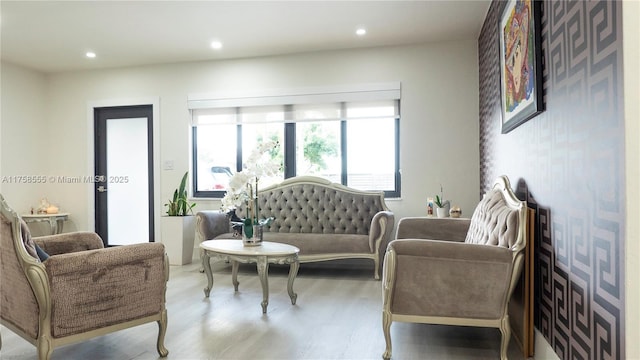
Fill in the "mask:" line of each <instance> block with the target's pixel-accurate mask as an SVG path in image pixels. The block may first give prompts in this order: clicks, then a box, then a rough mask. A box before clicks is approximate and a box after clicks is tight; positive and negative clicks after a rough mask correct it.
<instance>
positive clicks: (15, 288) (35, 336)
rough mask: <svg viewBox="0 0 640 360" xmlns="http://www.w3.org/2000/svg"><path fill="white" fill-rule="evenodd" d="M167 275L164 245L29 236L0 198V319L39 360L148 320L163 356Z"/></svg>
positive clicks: (78, 235)
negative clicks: (154, 326)
mask: <svg viewBox="0 0 640 360" xmlns="http://www.w3.org/2000/svg"><path fill="white" fill-rule="evenodd" d="M47 257H48V258H47ZM41 259H42V260H41ZM168 277H169V262H168V259H167V257H166V255H165V251H164V245H163V244H160V243H145V244H136V245H127V246H120V247H112V248H104V247H103V242H102V240H101V239H100V237H99V236H98V235H97V234H95V233H92V232H74V233H66V234H59V235H52V236H42V237H38V238H31V235H30V233H29V229H28V228H27V226H26V224H25V222H24V221H23V220H22V219H21V218H20V217H19V216H18V215H17V214H16V213H15V212H14V211H13V210H12V209H11V208H10V207H9V206H8V204H7V203H6V202H5V200H4V198H3V197H2V195H0V322H1V323H2V325H4V326H5V327H7V328H8V329H10V330H11V331H13V332H15V333H16V334H18V335H20V336H21V337H23V338H24V339H25V340H27V341H29V342H30V343H32V344H33V345H35V346H36V347H37V351H38V358H39V359H41V360H46V359H49V358H50V357H51V354H52V352H53V349H54V348H56V347H59V346H62V345H65V344H69V343H73V342H78V341H81V340H85V339H89V338H92V337H96V336H100V335H104V334H107V333H110V332H114V331H118V330H122V329H125V328H129V327H133V326H137V325H141V324H144V323H148V322H153V321H155V322H157V323H158V325H159V332H158V339H157V344H156V347H157V351H158V353H159V354H160V356H162V357H165V356H167V354H168V351H167V349H166V348H165V346H164V337H165V333H166V329H167V311H166V308H165V293H166V285H167V280H168ZM1 346H2V342H1V339H0V347H1Z"/></svg>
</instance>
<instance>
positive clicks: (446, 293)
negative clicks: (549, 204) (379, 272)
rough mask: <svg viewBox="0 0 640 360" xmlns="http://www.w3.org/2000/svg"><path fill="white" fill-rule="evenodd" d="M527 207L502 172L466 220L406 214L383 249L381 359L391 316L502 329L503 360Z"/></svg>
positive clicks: (388, 350) (388, 353)
mask: <svg viewBox="0 0 640 360" xmlns="http://www.w3.org/2000/svg"><path fill="white" fill-rule="evenodd" d="M526 210H527V207H526V204H525V203H524V202H522V201H519V200H518V199H517V198H516V196H515V195H514V194H513V192H512V191H511V185H510V183H509V180H508V179H507V177H505V176H502V177H500V178H499V179H497V181H496V182H495V183H494V186H493V189H492V190H490V191H489V192H488V193H487V194H485V195H484V197H483V199H482V200H481V201H480V203H479V204H478V206H477V207H476V209H475V211H474V213H473V215H472V217H471V219H470V220H469V219H450V218H403V219H401V220H400V221H399V222H398V227H397V230H396V240H393V241H392V242H390V243H389V245H388V247H387V251H386V254H385V261H384V268H383V279H382V296H383V308H382V324H383V332H384V337H385V341H386V350H385V352H384V354H383V358H384V359H389V358H391V334H390V329H391V324H392V322H393V321H401V322H414V323H427V324H444V325H457V326H479V327H494V328H498V329H500V332H501V334H502V341H501V345H500V358H501V359H503V360H504V359H506V358H507V347H508V344H509V339H510V337H511V328H510V325H509V315H508V304H509V299H510V298H511V295H512V292H513V289H514V287H515V285H516V282H517V281H518V279H519V276H520V272H521V270H522V263H523V255H524V251H523V250H524V248H525V245H526V226H527V222H526Z"/></svg>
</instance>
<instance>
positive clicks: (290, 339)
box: [0, 262, 523, 360]
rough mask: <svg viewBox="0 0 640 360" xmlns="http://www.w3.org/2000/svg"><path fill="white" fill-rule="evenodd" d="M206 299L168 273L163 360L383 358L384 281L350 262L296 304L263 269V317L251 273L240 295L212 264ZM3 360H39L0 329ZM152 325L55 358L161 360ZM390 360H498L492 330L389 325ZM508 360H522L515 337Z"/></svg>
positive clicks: (195, 271)
mask: <svg viewBox="0 0 640 360" xmlns="http://www.w3.org/2000/svg"><path fill="white" fill-rule="evenodd" d="M212 267H213V271H214V285H213V289H212V291H211V297H210V298H208V299H207V298H205V297H204V293H203V288H204V286H205V284H206V277H205V275H204V274H202V273H200V272H199V269H200V265H199V264H198V262H194V263H192V264H189V265H185V266H172V267H171V276H170V280H169V283H168V289H167V311H168V318H169V324H168V330H167V335H166V341H165V345H166V347H167V349H169V356H168V358H167V359H175V360H191V359H194V360H205V359H210V360H213V359H247V360H248V359H251V360H254V359H255V360H257V359H318V360H320V359H322V360H324V359H353V360H356V359H381V356H382V353H383V352H384V348H385V343H384V336H383V334H382V318H381V309H382V305H381V304H382V295H381V289H380V286H381V283H380V281H376V280H374V279H373V277H372V269H371V268H370V267H369V266H366V267H365V266H364V265H361V264H354V263H334V264H329V263H324V264H303V265H301V267H300V271H299V273H298V277H297V278H296V281H295V283H294V290H295V291H296V292H297V293H298V300H297V304H296V305H291V301H290V299H289V296H288V295H287V271H288V268H286V267H282V266H271V267H270V269H269V289H270V297H269V307H268V309H267V314H265V315H263V314H262V310H261V307H260V302H261V301H262V291H261V288H260V282H259V280H258V278H257V275H256V270H255V266H251V265H241V266H240V271H239V276H238V280H239V281H240V288H239V292H237V293H235V292H234V291H233V285H232V284H231V266H230V265H228V264H225V263H220V262H218V263H214V264H213V265H212ZM0 331H1V334H2V349H1V350H0V359H2V360H10V359H21V360H23V359H24V360H32V359H33V360H36V359H37V354H36V349H35V347H34V346H32V345H31V344H30V343H28V342H26V341H25V340H23V339H22V338H20V337H19V336H17V335H15V334H14V333H12V332H11V331H9V330H8V329H6V328H4V327H1V326H0ZM157 334H158V327H157V325H156V324H155V323H152V324H145V325H141V326H138V327H135V328H131V329H127V330H123V331H120V332H117V333H112V334H109V335H105V336H102V337H98V338H94V339H92V340H88V341H85V342H82V343H77V344H71V345H66V346H64V347H60V348H57V349H55V350H54V352H53V356H52V359H53V360H63V359H64V360H75V359H78V360H81V359H91V360H98V359H105V360H106V359H117V360H127V359H135V360H142V359H145V360H146V359H161V358H160V357H159V356H158V354H157V352H156V347H155V342H156V337H157ZM391 336H392V344H393V359H396V360H411V359H416V360H417V359H420V360H422V359H436V360H440V359H442V360H446V359H450V360H454V359H459V360H463V359H464V360H473V359H499V346H500V333H499V331H498V330H497V329H483V328H469V327H450V326H439V325H424V324H407V323H397V322H396V323H393V325H392V326H391ZM509 359H511V360H521V359H523V356H522V354H521V353H520V352H519V349H518V348H517V346H516V344H515V342H514V341H513V339H512V340H511V343H510V346H509Z"/></svg>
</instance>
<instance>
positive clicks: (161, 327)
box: [156, 310, 169, 357]
mask: <svg viewBox="0 0 640 360" xmlns="http://www.w3.org/2000/svg"><path fill="white" fill-rule="evenodd" d="M166 333H167V310H163V311H162V316H161V318H160V320H158V344H157V346H156V347H157V349H158V354H159V355H160V357H167V355H169V350H167V348H166V347H164V336H165V334H166Z"/></svg>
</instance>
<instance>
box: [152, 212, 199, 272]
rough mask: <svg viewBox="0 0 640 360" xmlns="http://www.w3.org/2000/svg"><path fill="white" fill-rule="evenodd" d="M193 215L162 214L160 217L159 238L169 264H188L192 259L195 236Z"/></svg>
mask: <svg viewBox="0 0 640 360" xmlns="http://www.w3.org/2000/svg"><path fill="white" fill-rule="evenodd" d="M195 232H196V228H195V216H193V215H188V216H163V217H162V219H161V236H162V237H161V238H160V240H161V241H162V243H163V244H164V247H165V250H166V251H167V256H169V264H171V265H185V264H190V263H191V261H192V259H193V242H194V238H195Z"/></svg>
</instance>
